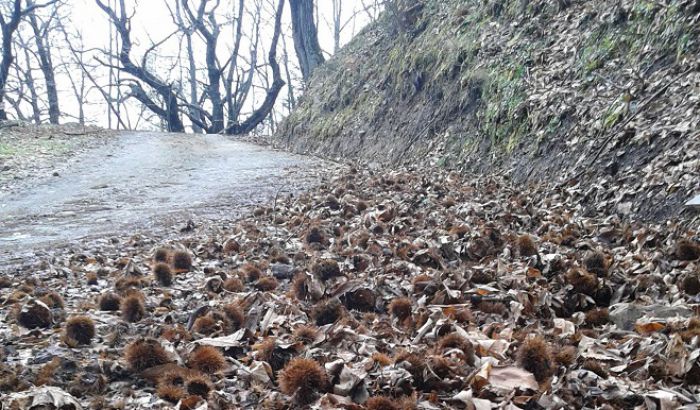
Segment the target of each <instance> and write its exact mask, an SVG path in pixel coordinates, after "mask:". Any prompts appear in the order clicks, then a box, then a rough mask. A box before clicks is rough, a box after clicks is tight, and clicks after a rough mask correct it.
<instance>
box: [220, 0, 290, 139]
mask: <svg viewBox="0 0 700 410" xmlns="http://www.w3.org/2000/svg"><path fill="white" fill-rule="evenodd" d="M284 1H285V0H280V2H279V5H278V6H277V14H276V15H275V30H274V32H273V34H272V44H271V45H270V52H269V54H268V63H269V64H270V68H272V86H271V87H270V88H269V89H268V90H267V93H266V94H265V99H264V100H263V102H262V103H261V104H260V106H259V107H258V108H256V109H255V111H253V113H252V114H251V115H250V117H248V118H246V120H245V121H243V122H242V123H240V124H239V123H235V124H232V125H231V126H229V127H228V128H227V129H226V133H227V134H233V135H240V134H247V133H249V132H251V131H253V130H254V129H255V127H257V126H258V124H260V123H261V122H263V121H265V118H266V117H267V116H268V115H269V114H270V111H272V109H273V108H274V106H275V101H277V96H278V95H279V93H280V91H281V90H282V88H283V87H284V80H282V75H281V72H280V66H279V64H278V63H277V44H278V42H279V38H280V32H281V31H282V12H283V11H284ZM253 68H254V67H251V69H253Z"/></svg>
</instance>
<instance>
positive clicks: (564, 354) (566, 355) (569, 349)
mask: <svg viewBox="0 0 700 410" xmlns="http://www.w3.org/2000/svg"><path fill="white" fill-rule="evenodd" d="M577 356H578V349H576V347H574V346H564V347H562V348H561V349H559V351H557V353H556V354H555V355H554V360H555V361H556V362H557V363H559V364H560V365H562V366H565V367H568V366H571V365H572V364H574V362H575V361H576V358H577Z"/></svg>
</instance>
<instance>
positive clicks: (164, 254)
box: [153, 248, 170, 263]
mask: <svg viewBox="0 0 700 410" xmlns="http://www.w3.org/2000/svg"><path fill="white" fill-rule="evenodd" d="M169 259H170V250H169V249H167V248H158V249H156V250H155V252H153V261H154V262H161V263H168V260H169Z"/></svg>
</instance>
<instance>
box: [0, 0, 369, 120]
mask: <svg viewBox="0 0 700 410" xmlns="http://www.w3.org/2000/svg"><path fill="white" fill-rule="evenodd" d="M285 3H286V4H285ZM319 3H322V4H319ZM382 9H383V1H381V0H358V1H353V2H347V1H344V2H343V1H341V0H333V1H328V2H313V1H311V0H291V1H289V2H286V1H276V0H253V1H244V0H161V1H153V2H143V1H141V2H139V1H135V0H50V1H43V2H37V1H34V0H26V1H25V0H11V1H4V2H2V4H1V5H0V25H1V26H2V50H3V54H2V62H1V63H0V103H1V104H0V118H2V119H5V120H8V119H9V120H17V121H20V122H24V123H28V122H31V123H35V124H41V123H51V124H58V123H59V122H61V123H65V122H75V123H78V124H91V125H100V126H105V127H107V128H111V129H155V130H162V131H173V132H182V131H188V132H196V133H201V132H206V133H227V134H245V133H248V132H251V131H253V130H255V129H258V131H259V132H261V133H264V134H270V133H272V132H274V131H275V129H276V124H277V123H278V122H279V121H280V120H281V119H282V118H283V117H285V116H286V115H287V114H288V113H289V112H290V111H291V110H292V109H293V108H294V107H295V105H296V104H297V101H298V99H299V96H300V94H301V93H302V90H303V89H304V84H305V82H306V79H308V76H309V75H310V71H311V70H312V69H313V67H314V66H315V65H317V64H319V63H320V62H323V61H324V60H325V59H327V58H329V57H330V56H331V55H333V54H334V53H335V52H336V51H337V50H338V49H339V48H340V47H341V46H342V45H343V44H344V43H346V42H347V41H348V40H349V39H350V38H352V37H353V36H354V34H355V33H357V32H358V31H359V30H360V29H361V28H362V27H363V26H364V25H366V24H367V23H368V22H371V21H373V20H375V19H376V18H377V16H378V15H379V13H380V12H381V10H382ZM319 40H320V41H319Z"/></svg>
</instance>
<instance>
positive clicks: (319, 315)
mask: <svg viewBox="0 0 700 410" xmlns="http://www.w3.org/2000/svg"><path fill="white" fill-rule="evenodd" d="M311 316H312V317H313V318H314V320H315V321H316V325H318V326H324V325H329V324H331V323H335V322H337V321H338V320H339V319H340V318H341V317H343V305H341V304H340V302H339V301H338V300H336V299H331V300H327V301H323V302H319V303H317V304H316V305H315V306H314V307H313V309H312V311H311Z"/></svg>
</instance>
